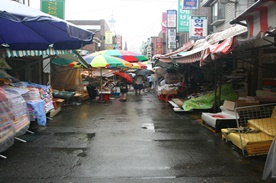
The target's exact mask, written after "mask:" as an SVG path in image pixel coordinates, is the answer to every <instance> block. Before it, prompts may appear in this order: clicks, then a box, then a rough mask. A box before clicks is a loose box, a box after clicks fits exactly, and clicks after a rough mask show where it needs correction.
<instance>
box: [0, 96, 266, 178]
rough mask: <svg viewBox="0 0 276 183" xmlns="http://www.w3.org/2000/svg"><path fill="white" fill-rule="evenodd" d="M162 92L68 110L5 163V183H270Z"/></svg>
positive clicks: (259, 162) (1, 171)
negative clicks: (160, 96)
mask: <svg viewBox="0 0 276 183" xmlns="http://www.w3.org/2000/svg"><path fill="white" fill-rule="evenodd" d="M192 114H193V113H189V112H187V113H176V112H174V111H173V110H172V109H171V107H170V105H168V104H166V103H164V102H161V101H159V100H158V98H157V96H156V94H155V93H142V94H141V95H135V93H134V92H129V94H128V99H127V101H126V102H120V101H119V98H115V99H112V100H111V102H109V103H98V102H96V101H92V102H91V101H84V102H83V103H82V104H81V105H74V106H67V107H64V108H62V111H61V112H60V113H59V114H58V115H57V116H55V117H53V119H52V120H48V121H47V125H46V127H37V126H36V125H32V130H33V131H34V132H35V134H34V136H33V137H30V135H29V137H26V140H27V141H28V142H26V143H23V142H20V141H16V142H15V144H14V145H13V146H12V147H11V148H9V149H8V150H7V151H5V152H3V154H4V155H5V156H7V159H1V158H0V182H28V183H30V182H35V183H38V182H58V183H61V182H66V183H68V182H71V183H79V182H80V183H83V182H105V183H107V182H112V183H122V182H127V183H133V182H195V183H199V182H212V183H214V182H220V183H221V182H227V183H237V182H239V183H243V182H248V183H252V182H265V181H262V180H261V177H262V172H263V168H264V164H265V158H266V157H265V156H257V157H247V158H246V157H243V156H242V153H241V152H240V151H239V150H238V149H236V148H235V147H234V146H232V145H231V144H230V143H225V142H223V141H222V140H221V135H220V134H215V133H213V132H211V131H210V130H208V129H207V128H206V127H204V126H202V125H201V124H200V123H199V122H197V121H196V120H195V119H194V118H192V116H191V115H192Z"/></svg>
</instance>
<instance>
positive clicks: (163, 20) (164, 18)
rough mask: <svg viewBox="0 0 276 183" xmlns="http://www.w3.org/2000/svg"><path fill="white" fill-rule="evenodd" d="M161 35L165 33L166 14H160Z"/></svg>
mask: <svg viewBox="0 0 276 183" xmlns="http://www.w3.org/2000/svg"><path fill="white" fill-rule="evenodd" d="M161 25H162V33H166V32H167V31H166V27H167V13H166V12H163V13H162V23H161Z"/></svg>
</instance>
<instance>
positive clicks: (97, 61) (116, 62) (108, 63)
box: [83, 54, 132, 68]
mask: <svg viewBox="0 0 276 183" xmlns="http://www.w3.org/2000/svg"><path fill="white" fill-rule="evenodd" d="M83 58H84V60H85V61H86V62H87V63H88V64H89V65H91V66H92V67H97V68H110V67H121V68H124V67H129V68H130V67H132V64H131V63H129V62H127V61H125V60H123V59H120V58H117V57H112V56H109V55H100V54H90V55H87V56H84V57H83Z"/></svg>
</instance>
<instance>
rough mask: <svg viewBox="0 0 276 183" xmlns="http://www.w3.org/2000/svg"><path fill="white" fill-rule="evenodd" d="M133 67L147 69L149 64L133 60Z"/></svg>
mask: <svg viewBox="0 0 276 183" xmlns="http://www.w3.org/2000/svg"><path fill="white" fill-rule="evenodd" d="M131 68H132V69H146V68H147V66H146V65H145V64H143V62H132V67H131Z"/></svg>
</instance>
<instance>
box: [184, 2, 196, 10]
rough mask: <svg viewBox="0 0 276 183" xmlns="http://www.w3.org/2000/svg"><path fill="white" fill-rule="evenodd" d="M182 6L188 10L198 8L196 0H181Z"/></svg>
mask: <svg viewBox="0 0 276 183" xmlns="http://www.w3.org/2000/svg"><path fill="white" fill-rule="evenodd" d="M183 8H184V9H190V10H196V9H198V0H183Z"/></svg>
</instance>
